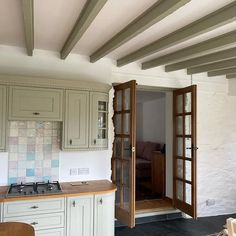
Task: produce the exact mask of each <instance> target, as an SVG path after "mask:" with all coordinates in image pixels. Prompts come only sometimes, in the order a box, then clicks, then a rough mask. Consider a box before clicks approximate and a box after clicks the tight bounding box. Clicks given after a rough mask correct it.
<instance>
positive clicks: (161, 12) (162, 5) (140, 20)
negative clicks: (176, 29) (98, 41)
mask: <svg viewBox="0 0 236 236" xmlns="http://www.w3.org/2000/svg"><path fill="white" fill-rule="evenodd" d="M188 2H190V0H160V1H157V2H156V3H155V4H153V5H152V6H151V7H150V8H148V9H147V10H146V11H145V12H144V13H142V14H141V15H139V16H138V17H137V18H136V19H135V20H133V21H132V22H131V23H130V24H128V25H127V26H126V27H125V28H123V29H122V30H121V31H120V32H119V33H117V34H116V35H115V36H114V37H112V38H111V39H110V40H109V41H107V42H106V43H105V44H104V45H103V46H102V47H100V48H99V49H98V50H96V51H95V52H94V53H92V55H91V56H90V62H96V61H97V60H99V59H101V58H102V57H104V56H105V55H107V54H108V53H110V52H111V51H114V50H115V49H116V48H118V47H120V46H121V45H122V44H124V43H126V42H127V41H129V40H130V39H132V38H134V37H135V36H137V35H138V34H140V33H142V32H143V31H145V30H146V29H148V28H149V27H151V26H152V25H154V24H156V23H157V22H159V21H161V20H162V19H163V18H165V17H167V16H168V15H170V14H171V13H173V12H174V11H176V10H177V9H179V8H180V7H182V6H183V5H185V4H186V3H188Z"/></svg>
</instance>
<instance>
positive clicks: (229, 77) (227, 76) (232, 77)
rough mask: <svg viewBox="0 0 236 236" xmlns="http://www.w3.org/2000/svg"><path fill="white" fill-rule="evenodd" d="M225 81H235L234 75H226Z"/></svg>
mask: <svg viewBox="0 0 236 236" xmlns="http://www.w3.org/2000/svg"><path fill="white" fill-rule="evenodd" d="M226 79H236V74H231V75H226Z"/></svg>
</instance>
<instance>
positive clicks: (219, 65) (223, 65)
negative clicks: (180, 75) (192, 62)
mask: <svg viewBox="0 0 236 236" xmlns="http://www.w3.org/2000/svg"><path fill="white" fill-rule="evenodd" d="M235 65H236V58H234V59H230V60H224V61H220V62H215V63H211V64H207V65H201V66H196V67H192V68H188V69H187V74H188V75H192V74H197V73H202V72H208V71H212V70H221V69H227V68H231V67H234V66H235Z"/></svg>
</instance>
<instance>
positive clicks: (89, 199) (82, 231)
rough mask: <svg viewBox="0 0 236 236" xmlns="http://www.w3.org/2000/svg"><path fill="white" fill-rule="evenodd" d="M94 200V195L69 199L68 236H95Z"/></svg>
mask: <svg viewBox="0 0 236 236" xmlns="http://www.w3.org/2000/svg"><path fill="white" fill-rule="evenodd" d="M93 199H94V196H92V195H91V196H83V197H68V198H67V235H68V236H93V217H94V216H93ZM104 223H105V222H104ZM105 224H106V223H105ZM100 236H103V235H100ZM104 236H105V235H104Z"/></svg>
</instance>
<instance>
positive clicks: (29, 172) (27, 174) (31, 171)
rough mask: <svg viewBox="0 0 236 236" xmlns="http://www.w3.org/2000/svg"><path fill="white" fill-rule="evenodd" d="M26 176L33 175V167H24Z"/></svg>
mask: <svg viewBox="0 0 236 236" xmlns="http://www.w3.org/2000/svg"><path fill="white" fill-rule="evenodd" d="M26 176H27V177H31V176H34V169H26Z"/></svg>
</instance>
